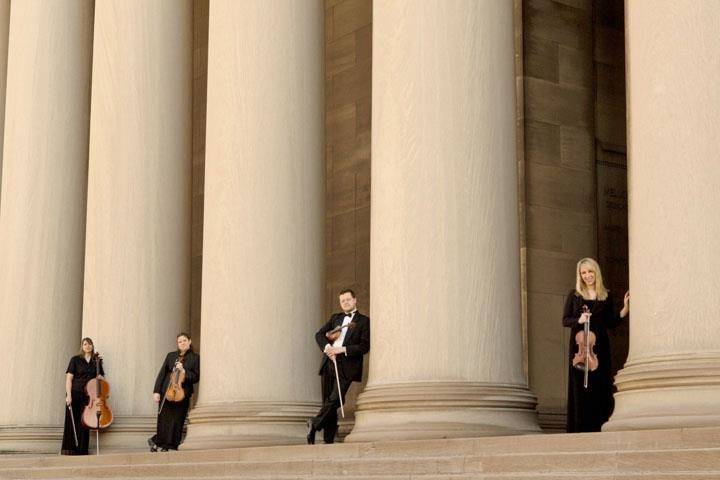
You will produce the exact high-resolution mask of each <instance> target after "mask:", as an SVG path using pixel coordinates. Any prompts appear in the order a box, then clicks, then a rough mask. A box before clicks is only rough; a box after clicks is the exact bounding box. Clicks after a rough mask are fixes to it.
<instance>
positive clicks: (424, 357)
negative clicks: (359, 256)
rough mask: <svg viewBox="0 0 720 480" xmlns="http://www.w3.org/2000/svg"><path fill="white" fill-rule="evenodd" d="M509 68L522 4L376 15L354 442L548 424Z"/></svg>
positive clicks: (385, 9)
mask: <svg viewBox="0 0 720 480" xmlns="http://www.w3.org/2000/svg"><path fill="white" fill-rule="evenodd" d="M513 62H514V47H513V4H512V2H497V1H494V0H485V1H475V0H464V1H455V2H446V1H444V0H433V1H424V2H414V1H410V0H405V1H400V0H385V1H377V2H375V3H374V5H373V92H372V94H373V110H372V117H373V118H372V125H373V135H372V151H373V167H372V200H371V202H372V203H371V212H372V213H371V215H372V216H371V222H372V231H371V239H370V241H371V256H370V299H371V300H370V301H371V305H370V311H371V322H372V340H371V342H372V345H371V350H370V372H369V379H368V383H367V387H366V389H365V391H364V392H363V393H362V394H361V395H360V397H359V399H358V409H357V411H356V423H355V428H354V429H353V431H352V433H351V434H350V436H349V437H348V439H347V440H348V441H371V440H378V439H414V438H440V437H467V436H479V435H497V434H514V433H525V432H531V431H537V430H538V426H537V419H536V414H535V411H534V407H535V398H534V396H533V395H532V394H531V393H530V392H529V391H528V388H527V383H526V380H525V377H524V374H523V364H522V333H521V322H520V281H519V270H520V267H519V240H518V211H517V205H518V204H517V171H516V160H515V83H514V82H515V81H514V66H513V65H514V63H513Z"/></svg>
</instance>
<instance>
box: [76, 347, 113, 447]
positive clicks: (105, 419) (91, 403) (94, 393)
mask: <svg viewBox="0 0 720 480" xmlns="http://www.w3.org/2000/svg"><path fill="white" fill-rule="evenodd" d="M93 356H94V357H95V378H93V379H92V380H89V381H88V382H87V384H86V385H85V393H86V394H87V396H88V404H87V405H86V406H85V409H84V410H83V414H82V423H83V425H84V426H85V427H87V428H88V430H95V433H96V436H97V438H96V440H97V454H100V442H99V440H100V436H99V433H98V432H99V431H100V430H103V429H105V428H107V427H109V426H110V424H111V423H112V421H113V413H112V410H110V407H109V406H108V403H107V399H108V397H109V396H110V384H109V383H108V382H107V381H106V380H104V379H102V378H100V364H101V362H102V358H101V357H100V354H99V353H97V352H95V354H94V355H93Z"/></svg>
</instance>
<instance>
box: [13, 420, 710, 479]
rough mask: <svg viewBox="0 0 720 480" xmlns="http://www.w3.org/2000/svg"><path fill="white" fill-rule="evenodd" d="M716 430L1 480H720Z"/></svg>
mask: <svg viewBox="0 0 720 480" xmlns="http://www.w3.org/2000/svg"><path fill="white" fill-rule="evenodd" d="M717 439H718V431H717V429H708V428H700V429H682V430H681V429H675V430H664V431H662V432H659V433H655V432H653V433H650V432H615V433H592V434H572V435H552V436H548V435H525V436H514V437H493V438H473V439H443V440H426V441H393V442H372V443H359V444H336V445H332V446H321V445H315V446H308V445H303V446H285V447H260V448H234V449H213V450H206V451H189V452H188V451H184V452H172V453H168V454H150V453H134V454H121V455H120V454H109V455H100V456H94V455H93V456H89V457H85V458H78V457H64V458H63V457H58V456H47V457H39V458H38V457H36V458H17V457H15V458H12V457H11V458H7V457H5V458H0V475H2V476H3V478H81V477H82V478H85V477H87V476H88V475H93V476H96V477H97V476H101V477H103V478H118V479H121V478H181V479H185V478H188V479H190V478H243V479H257V480H259V479H262V478H268V477H272V478H278V479H282V480H292V479H297V478H300V477H302V478H315V479H318V480H330V479H332V478H337V477H339V476H341V477H342V478H346V479H351V480H352V479H357V480H370V479H372V480H383V479H393V480H400V479H402V480H409V479H419V478H420V479H424V480H441V479H442V480H450V479H453V480H457V479H468V480H469V479H477V478H482V479H483V480H489V479H491V480H499V479H507V478H511V479H513V480H538V479H543V478H564V479H578V480H579V479H590V480H600V479H603V480H612V479H619V478H622V479H633V480H635V479H648V478H663V479H671V480H686V479H692V480H697V479H716V478H718V476H719V475H720V455H718V453H720V450H719V449H718V447H717Z"/></svg>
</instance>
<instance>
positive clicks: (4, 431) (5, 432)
mask: <svg viewBox="0 0 720 480" xmlns="http://www.w3.org/2000/svg"><path fill="white" fill-rule="evenodd" d="M62 434H63V429H62V426H46V425H24V426H14V425H0V454H7V453H59V452H60V446H61V444H62Z"/></svg>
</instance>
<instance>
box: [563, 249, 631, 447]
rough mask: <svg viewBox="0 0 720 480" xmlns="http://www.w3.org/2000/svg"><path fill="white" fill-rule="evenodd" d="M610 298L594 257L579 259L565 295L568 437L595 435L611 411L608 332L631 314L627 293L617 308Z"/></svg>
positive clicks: (611, 394)
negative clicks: (575, 434)
mask: <svg viewBox="0 0 720 480" xmlns="http://www.w3.org/2000/svg"><path fill="white" fill-rule="evenodd" d="M609 293H610V292H609V291H608V290H607V289H606V288H605V285H604V283H603V278H602V273H601V272H600V266H599V265H598V263H597V262H596V261H595V260H593V259H592V258H583V259H582V260H580V261H579V262H578V263H577V267H576V271H575V288H574V289H573V290H571V291H570V293H569V294H568V296H567V300H566V301H565V311H564V313H563V326H565V327H570V348H569V353H570V362H569V363H570V365H569V371H570V373H569V374H568V398H567V431H568V433H570V432H599V431H600V427H602V424H603V423H605V422H607V420H608V419H609V418H610V415H611V414H612V411H613V392H612V378H611V369H610V338H609V337H608V333H607V329H609V328H615V327H616V326H617V325H618V324H619V323H620V322H621V320H622V319H623V318H625V317H627V315H628V314H629V313H630V294H629V293H625V297H624V303H623V306H622V309H620V308H618V307H619V305H617V302H615V301H614V299H613V298H612V297H611V296H610V295H609ZM587 324H589V328H585V327H586V325H587ZM586 365H587V367H586Z"/></svg>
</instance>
